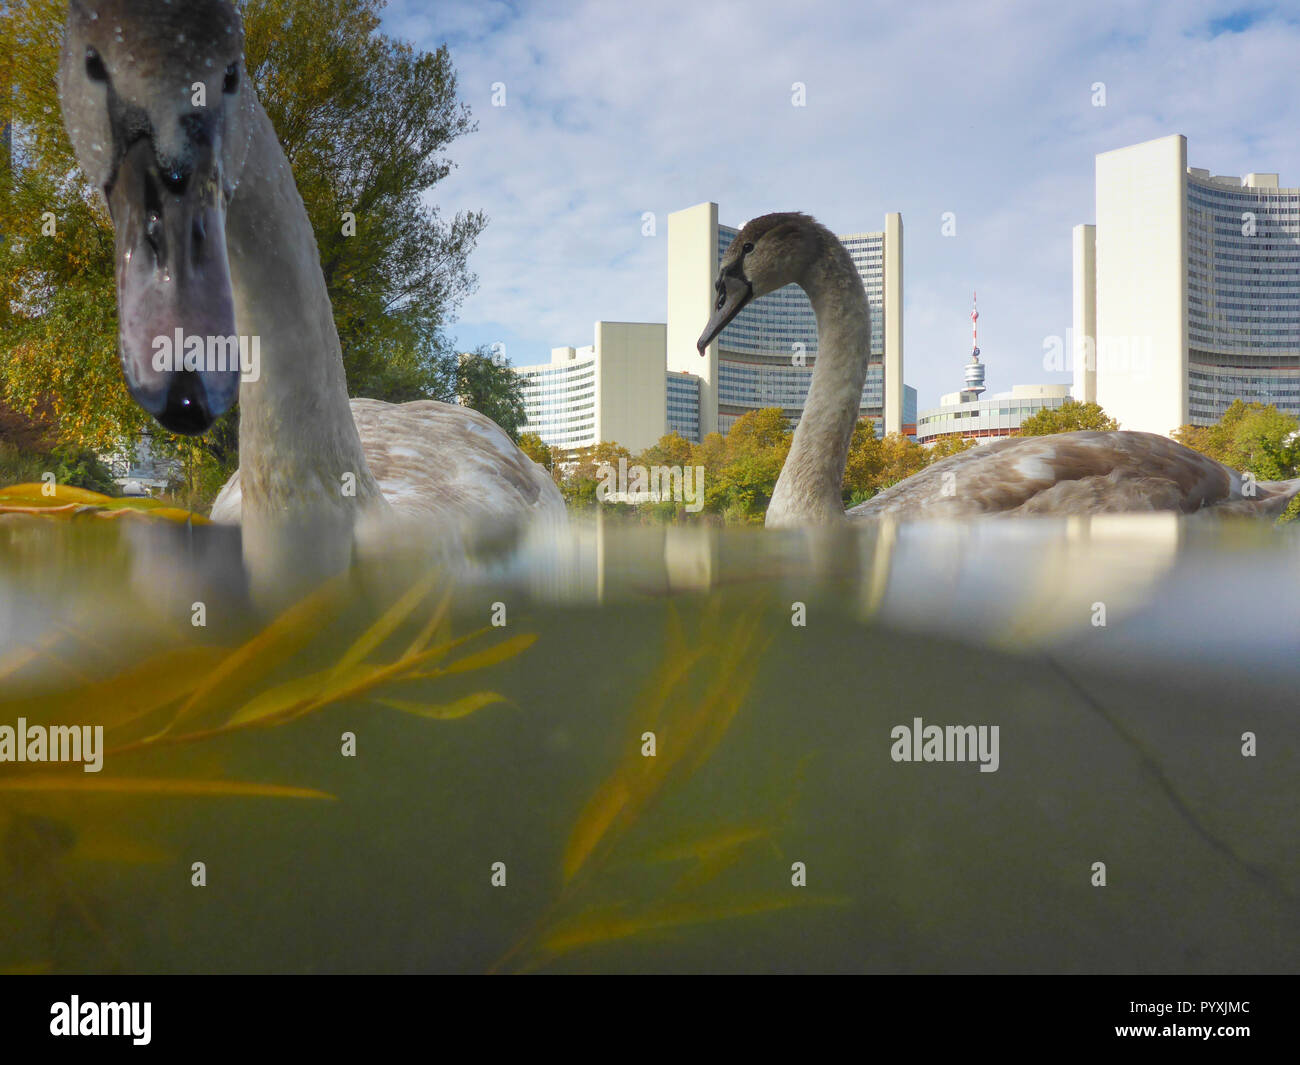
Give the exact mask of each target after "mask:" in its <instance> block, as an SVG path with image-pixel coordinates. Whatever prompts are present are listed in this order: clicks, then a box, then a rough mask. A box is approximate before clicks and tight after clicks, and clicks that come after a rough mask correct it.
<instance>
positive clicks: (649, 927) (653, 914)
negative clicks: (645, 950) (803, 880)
mask: <svg viewBox="0 0 1300 1065" xmlns="http://www.w3.org/2000/svg"><path fill="white" fill-rule="evenodd" d="M847 901H848V900H847V899H844V898H837V897H830V896H818V895H813V896H809V895H807V894H805V893H804V892H802V891H796V890H793V889H792V890H791V891H790V892H789V894H788V895H786V896H783V897H778V896H775V895H771V896H767V897H759V898H750V899H741V900H739V901H735V902H730V903H724V904H715V905H702V904H699V903H689V902H675V903H668V904H666V905H660V906H655V907H653V908H651V909H648V910H645V911H642V912H641V913H635V914H628V913H627V911H626V907H625V906H617V907H607V908H604V909H599V910H593V911H589V912H587V913H583V914H579V915H578V916H577V917H575V918H573V919H572V920H570V921H566V922H563V923H562V924H560V925H558V926H557V927H556V928H555V929H554V931H552V932H551V933H550V935H548V936H547V937H546V938H544V939H543V940H542V943H541V949H542V950H543V951H545V952H546V953H548V954H550V955H552V956H555V955H559V954H566V953H568V952H569V951H573V950H578V949H580V948H582V947H591V946H596V945H598V944H601V943H612V942H615V941H616V940H620V939H628V938H630V937H632V936H641V935H645V934H647V933H649V932H658V931H663V930H665V929H669V928H679V927H681V926H683V925H692V924H711V923H713V922H715V921H729V920H735V919H736V918H738V917H753V916H756V915H758V914H763V913H774V912H776V911H779V910H789V909H794V908H795V907H803V906H837V905H844V904H845V903H846V902H847Z"/></svg>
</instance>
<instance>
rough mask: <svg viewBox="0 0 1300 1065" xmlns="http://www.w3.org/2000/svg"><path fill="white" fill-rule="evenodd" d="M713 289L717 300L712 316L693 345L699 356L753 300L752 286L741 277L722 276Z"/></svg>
mask: <svg viewBox="0 0 1300 1065" xmlns="http://www.w3.org/2000/svg"><path fill="white" fill-rule="evenodd" d="M715 288H716V290H717V293H718V299H717V301H716V302H715V303H714V305H713V314H712V316H711V317H710V318H709V324H708V325H706V326H705V327H704V332H703V333H701V334H700V340H699V343H697V344H696V345H695V346H696V348H697V349H699V352H700V354H701V355H703V354H704V351H705V349H706V348H707V347H708V346H709V345H710V344H712V343H713V341H714V340H715V339H717V336H718V334H719V333H721V332H722V331H723V330H724V329H725V328H726V327H727V326H728V325H729V324H730V322H731V320H732V319H733V318H735V317H736V315H738V314H739V313H740V312H741V311H742V310H743V309H744V307H745V305H746V304H747V303H749V301H750V300H752V299H753V298H754V286H753V285H752V284H750V283H749V281H747V280H746V279H745V278H743V277H736V276H734V275H733V276H724V277H722V278H720V279H719V280H718V283H717V285H716V286H715Z"/></svg>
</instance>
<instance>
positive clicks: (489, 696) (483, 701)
mask: <svg viewBox="0 0 1300 1065" xmlns="http://www.w3.org/2000/svg"><path fill="white" fill-rule="evenodd" d="M509 701H510V700H509V699H507V698H506V697H505V696H504V695H499V694H498V693H496V692H475V693H474V694H473V695H466V696H465V697H464V698H461V699H457V700H455V701H454V702H450V703H443V704H441V705H434V704H432V703H412V702H406V701H404V700H401V699H376V700H375V702H377V703H381V704H382V705H384V706H391V707H392V708H393V709H394V710H401V711H402V712H403V713H405V714H415V715H417V716H419V717H431V718H434V719H435V720H438V721H454V720H455V719H456V718H459V717H468V716H469V715H470V714H472V713H474V711H475V710H481V709H482V708H483V707H485V706H491V705H492V704H493V703H506V702H509Z"/></svg>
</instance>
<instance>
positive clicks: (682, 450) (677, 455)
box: [636, 432, 696, 469]
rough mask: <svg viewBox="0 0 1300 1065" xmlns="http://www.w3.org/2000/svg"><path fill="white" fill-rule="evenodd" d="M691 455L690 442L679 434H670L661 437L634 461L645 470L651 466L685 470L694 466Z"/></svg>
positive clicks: (692, 451) (692, 450) (692, 449)
mask: <svg viewBox="0 0 1300 1065" xmlns="http://www.w3.org/2000/svg"><path fill="white" fill-rule="evenodd" d="M693 453H694V448H693V447H692V445H691V442H690V441H689V440H687V439H686V438H685V437H684V436H682V435H681V434H680V433H677V432H672V433H667V434H665V435H664V436H661V437H660V438H659V439H658V440H657V441H656V442H655V443H653V444H651V445H650V446H649V447H648V448H646V449H645V450H644V451H643V452H641V454H640V455H638V456H637V458H636V461H637V462H638V463H639V464H640V465H642V466H645V467H646V468H647V469H649V468H650V467H653V466H680V467H681V468H682V469H685V468H686V467H687V466H693V465H696V463H695V462H694V461H693Z"/></svg>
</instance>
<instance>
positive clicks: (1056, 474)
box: [848, 431, 1300, 521]
mask: <svg viewBox="0 0 1300 1065" xmlns="http://www.w3.org/2000/svg"><path fill="white" fill-rule="evenodd" d="M1297 491H1300V480H1294V481H1260V482H1255V483H1253V484H1252V483H1251V482H1250V480H1249V479H1248V478H1247V477H1245V476H1244V475H1242V474H1240V473H1238V472H1237V471H1235V470H1232V469H1229V468H1228V467H1227V466H1224V465H1223V464H1222V463H1219V462H1216V461H1214V459H1212V458H1209V457H1208V456H1206V455H1202V454H1201V453H1200V452H1197V451H1193V450H1192V449H1191V448H1188V447H1184V446H1183V445H1182V444H1178V443H1175V442H1174V441H1172V440H1169V439H1167V438H1166V437H1163V436H1157V435H1156V434H1154V433H1137V432H1122V431H1111V432H1093V431H1085V432H1077V433H1060V434H1058V435H1055V436H1025V437H1008V438H1007V439H1005V440H998V441H996V442H995V443H992V444H988V445H985V446H983V447H978V448H974V449H972V450H970V451H963V452H962V453H961V454H958V455H953V456H951V457H949V458H946V459H944V460H943V461H941V462H937V463H935V464H934V465H933V466H930V467H928V468H926V469H924V470H922V471H921V472H920V473H918V474H915V475H914V476H912V477H909V478H907V480H905V481H900V482H899V483H898V484H896V485H894V486H893V487H892V488H887V489H886V490H885V491H883V492H881V493H880V494H879V495H878V496H876V497H875V498H874V499H869V500H867V502H865V503H862V504H860V505H859V506H856V507H854V508H853V509H852V510H850V511H849V512H848V517H849V519H850V520H853V521H859V520H864V519H870V518H880V517H887V516H888V517H896V518H918V517H925V518H964V517H970V516H973V515H979V514H1106V513H1118V512H1132V511H1158V510H1168V511H1176V512H1179V513H1183V514H1195V513H1197V512H1200V511H1207V510H1212V511H1213V512H1215V513H1217V514H1247V515H1255V516H1259V517H1276V516H1277V515H1278V514H1280V513H1281V512H1282V511H1283V510H1284V509H1285V508H1286V505H1287V503H1288V502H1289V501H1290V500H1291V498H1292V496H1294V495H1295V494H1296V493H1297ZM1248 493H1249V494H1248Z"/></svg>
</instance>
